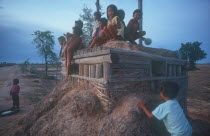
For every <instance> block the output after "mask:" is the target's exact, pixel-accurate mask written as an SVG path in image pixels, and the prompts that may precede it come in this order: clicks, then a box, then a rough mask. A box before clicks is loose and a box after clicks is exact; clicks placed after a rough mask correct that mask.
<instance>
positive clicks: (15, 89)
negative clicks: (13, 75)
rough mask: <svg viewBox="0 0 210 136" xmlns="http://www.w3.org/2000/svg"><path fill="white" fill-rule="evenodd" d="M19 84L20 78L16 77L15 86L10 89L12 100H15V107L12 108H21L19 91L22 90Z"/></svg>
mask: <svg viewBox="0 0 210 136" xmlns="http://www.w3.org/2000/svg"><path fill="white" fill-rule="evenodd" d="M18 84H19V80H18V79H14V80H13V86H12V88H11V89H10V95H11V96H12V100H13V107H12V109H15V108H17V109H19V92H20V86H19V85H18Z"/></svg>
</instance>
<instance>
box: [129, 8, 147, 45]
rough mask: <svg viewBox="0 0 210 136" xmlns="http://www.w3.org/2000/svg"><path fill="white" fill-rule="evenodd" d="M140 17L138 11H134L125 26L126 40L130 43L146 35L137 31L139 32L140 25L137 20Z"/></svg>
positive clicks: (140, 13) (139, 11)
mask: <svg viewBox="0 0 210 136" xmlns="http://www.w3.org/2000/svg"><path fill="white" fill-rule="evenodd" d="M141 16H142V12H141V10H140V9H136V10H135V11H134V12H133V18H132V19H131V20H130V21H129V23H128V25H127V31H128V40H129V41H130V42H131V43H134V44H136V43H135V40H137V39H139V38H142V36H144V35H145V34H146V32H145V31H139V30H140V24H139V19H140V17H141Z"/></svg>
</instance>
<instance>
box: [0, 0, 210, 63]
mask: <svg viewBox="0 0 210 136" xmlns="http://www.w3.org/2000/svg"><path fill="white" fill-rule="evenodd" d="M84 4H86V5H87V7H89V8H92V9H93V11H95V0H59V1H58V0H0V62H2V61H7V62H19V63H20V62H23V61H24V60H26V59H27V58H29V61H31V62H37V61H40V60H42V59H41V58H40V57H39V56H38V55H37V50H36V49H35V46H34V45H33V44H31V41H32V36H31V34H32V33H33V31H36V30H41V31H44V30H50V31H52V32H53V34H54V36H55V40H56V39H57V37H58V36H60V35H62V34H63V33H65V32H71V28H72V27H73V25H74V21H75V20H77V19H79V14H81V13H82V8H83V7H84ZM100 4H101V5H102V8H103V12H106V11H105V9H106V7H107V6H108V5H109V4H115V5H116V6H117V7H118V8H119V9H124V10H125V12H126V17H125V23H126V24H127V23H128V21H129V20H130V19H131V18H132V12H133V10H134V9H136V8H137V7H138V6H137V4H138V0H100ZM209 13H210V0H143V29H144V30H145V31H147V35H146V37H149V38H151V39H152V40H153V43H152V45H151V47H154V48H165V49H170V50H177V49H179V48H180V45H181V43H186V42H194V41H199V42H203V44H202V46H201V47H202V49H203V50H205V52H206V53H207V54H208V56H207V58H206V59H203V60H201V61H199V63H207V62H208V63H210V55H209V54H210V14H209ZM55 51H56V52H58V51H59V44H58V43H57V40H56V45H55Z"/></svg>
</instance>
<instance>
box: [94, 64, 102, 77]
mask: <svg viewBox="0 0 210 136" xmlns="http://www.w3.org/2000/svg"><path fill="white" fill-rule="evenodd" d="M95 77H96V78H97V79H98V78H102V77H103V64H96V76H95Z"/></svg>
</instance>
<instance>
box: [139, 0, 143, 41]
mask: <svg viewBox="0 0 210 136" xmlns="http://www.w3.org/2000/svg"><path fill="white" fill-rule="evenodd" d="M142 1H143V0H138V9H140V10H141V11H142V15H141V17H140V19H139V24H140V30H139V31H140V32H141V31H142V23H143V6H142ZM139 44H140V45H142V39H141V38H140V39H139Z"/></svg>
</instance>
